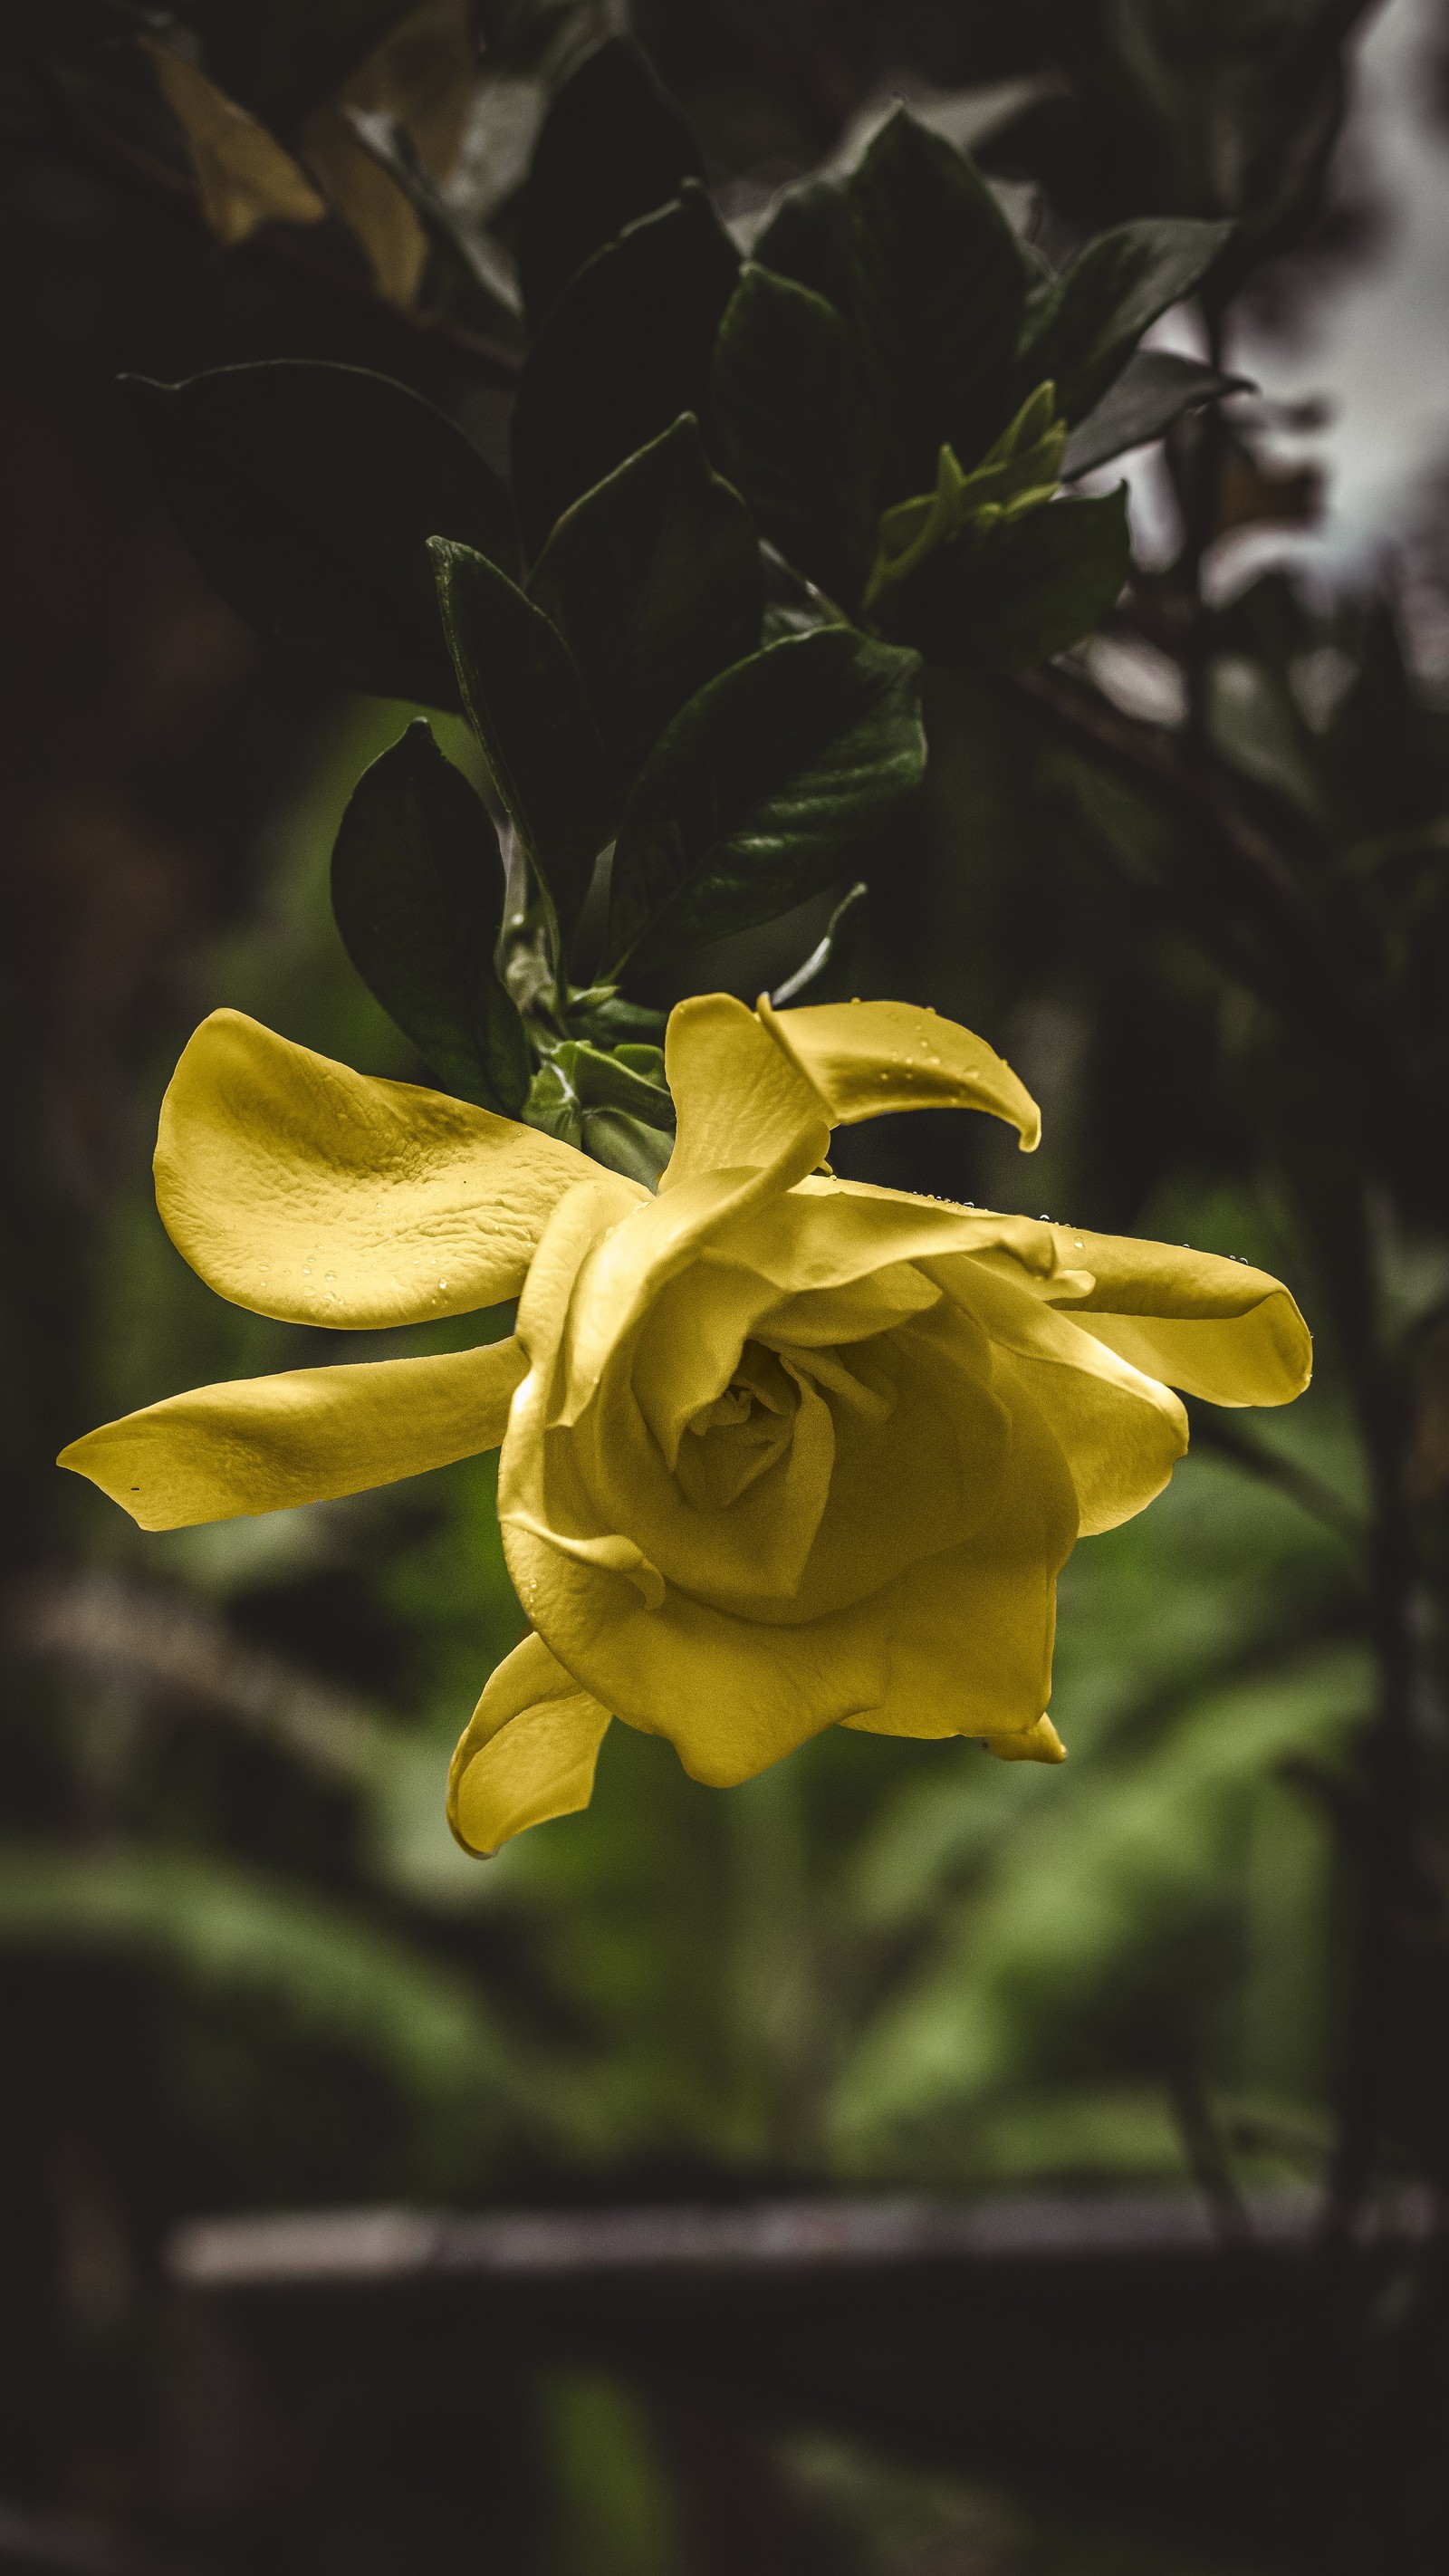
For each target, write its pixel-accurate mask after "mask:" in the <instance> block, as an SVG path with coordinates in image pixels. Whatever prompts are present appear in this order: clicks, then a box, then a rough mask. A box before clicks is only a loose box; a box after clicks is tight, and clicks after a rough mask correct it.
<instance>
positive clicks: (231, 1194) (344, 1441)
mask: <svg viewBox="0 0 1449 2576" xmlns="http://www.w3.org/2000/svg"><path fill="white" fill-rule="evenodd" d="M665 1064H666V1071H667V1077H668V1084H669V1090H670V1093H671V1095H672V1099H673V1103H674V1107H675V1111H676V1113H677V1119H678V1133H677V1139H676V1142H675V1145H674V1148H673V1152H672V1154H671V1156H670V1159H669V1162H668V1165H667V1168H666V1169H665V1172H664V1175H663V1178H662V1181H661V1183H660V1186H659V1189H658V1192H657V1194H655V1193H654V1192H651V1190H650V1189H648V1188H647V1187H646V1186H645V1185H644V1184H643V1183H642V1182H640V1181H638V1180H635V1179H631V1178H629V1177H628V1176H627V1175H625V1174H623V1173H621V1172H618V1171H611V1170H606V1169H601V1168H600V1167H599V1166H598V1165H597V1164H595V1163H591V1162H590V1161H589V1160H588V1158H587V1157H586V1156H585V1155H583V1154H581V1153H580V1152H578V1151H577V1150H576V1149H575V1148H574V1147H573V1146H571V1145H569V1144H568V1143H566V1142H564V1141H563V1140H562V1139H560V1138H558V1137H555V1136H550V1135H547V1134H544V1133H540V1132H539V1130H538V1129H536V1128H534V1127H529V1126H525V1125H522V1124H519V1123H515V1122H514V1121H513V1120H511V1119H505V1118H501V1117H498V1116H496V1115H494V1114H493V1113H491V1112H489V1111H487V1110H484V1109H481V1108H477V1107H474V1106H473V1105H471V1104H470V1103H467V1102H463V1101H457V1100H448V1099H445V1098H443V1097H442V1096H441V1095H439V1094H437V1093H435V1092H431V1091H427V1090H423V1089H419V1088H415V1087H413V1086H410V1085H404V1084H399V1083H388V1082H375V1081H369V1080H367V1079H365V1078H364V1077H362V1076H360V1075H357V1074H354V1073H351V1072H349V1071H348V1070H347V1069H346V1068H345V1067H343V1066H341V1065H336V1064H332V1063H329V1062H328V1061H327V1060H326V1059H325V1058H323V1057H320V1056H316V1055H313V1054H311V1053H310V1052H309V1051H308V1050H307V1049H306V1048H303V1047H298V1046H293V1045H290V1044H289V1043H288V1042H287V1041H286V1040H284V1039H282V1038H278V1037H275V1036H273V1035H272V1034H271V1033H270V1032H269V1031H268V1030H265V1029H263V1028H261V1027H259V1026H258V1025H257V1024H256V1023H255V1022H254V1021H251V1020H247V1019H244V1018H242V1017H241V1016H240V1015H239V1014H237V1013H234V1012H225V1011H223V1012H217V1013H216V1014H215V1015H214V1016H213V1017H212V1018H211V1019H210V1020H208V1021H207V1022H206V1023H205V1024H204V1025H203V1027H202V1028H201V1029H200V1030H198V1032H197V1034H196V1036H195V1037H194V1038H193V1039H192V1041H191V1044H190V1045H189V1047H188V1048H187V1050H186V1052H185V1054H184V1055H183V1057H182V1059H181V1063H180V1065H179V1067H178V1069H177V1073H176V1076H175V1079H174V1080H173V1082H172V1084H171V1088H170V1090H169V1091H168V1093H167V1097H166V1103H165V1107H164V1109H163V1112H162V1119H161V1134H160V1141H159V1144H158V1148H157V1156H156V1179H157V1198H158V1202H159V1205H160V1208H161V1213H162V1216H163V1218H164V1220H165V1222H166V1226H167V1229H168V1231H169V1233H170V1234H171V1236H172V1239H173V1241H174V1242H175V1243H176V1245H177V1246H178V1248H179V1250H180V1251H182V1252H183V1253H184V1254H185V1256H186V1258H187V1259H188V1260H189V1261H190V1262H191V1264H192V1266H193V1268H195V1269H196V1270H198V1271H199V1272H200V1273H201V1275H202V1277H203V1278H205V1279H206V1280H207V1281H208V1282H209V1283H210V1285H211V1286H212V1287H214V1288H216V1289H217V1290H219V1291H220V1293H221V1294H222V1295H224V1296H227V1297H231V1298H234V1299H236V1300H237V1301H238V1302H239V1303H241V1304H243V1305H246V1306H249V1307H251V1308H253V1309H254V1310H255V1311H257V1312H260V1313H263V1314H268V1315H273V1316H279V1317H284V1318H288V1319H291V1320H295V1321H305V1322H312V1323H329V1324H333V1325H353V1326H368V1325H373V1326H375V1325H379V1324H408V1323H418V1322H421V1321H423V1320H425V1319H427V1318H430V1317H435V1316H441V1315H458V1314H466V1313H468V1312H470V1311H473V1310H474V1309H476V1308H479V1307H482V1306H486V1305H489V1304H491V1303H493V1302H494V1301H495V1300H497V1299H499V1298H504V1297H511V1296H515V1295H516V1296H518V1298H519V1306H518V1320H517V1328H516V1330H515V1332H514V1333H513V1335H512V1336H511V1337H510V1338H509V1339H507V1340H505V1341H501V1342H491V1343H484V1344H483V1345H481V1346H480V1347H479V1348H477V1349H475V1350H468V1351H461V1352H454V1353H450V1354H447V1355H445V1356H442V1357H437V1358H425V1359H401V1360H384V1361H376V1362H366V1363H363V1364H361V1365H358V1366H355V1367H340V1368H336V1367H334V1368H318V1369H308V1370H300V1371H295V1372H291V1373H289V1374H287V1375H284V1376H279V1377H271V1378H260V1379H252V1380H247V1381H243V1382H241V1383H240V1384H236V1385H229V1386H214V1387H203V1388H200V1389H198V1390H196V1391H195V1392H194V1393H191V1394H185V1395H177V1396H172V1397H170V1398H168V1399H167V1400H166V1401H165V1402H164V1403H161V1404H157V1405H152V1406H151V1407H149V1408H148V1409H147V1410H146V1411H144V1412H141V1413H135V1414H131V1415H129V1416H128V1417H127V1418H126V1419H125V1420H123V1421H121V1422H116V1423H111V1424H109V1425H107V1426H106V1427H105V1428H104V1429H101V1430H98V1431H93V1432H90V1433H89V1434H87V1436H86V1437H85V1438H84V1439H81V1440H78V1441H76V1442H75V1443H74V1444H73V1445H72V1446H71V1447H70V1448H68V1449H67V1450H66V1451H65V1452H64V1453H63V1458H62V1464H63V1465H66V1466H68V1467H73V1468H75V1469H77V1470H78V1471H79V1472H80V1473H82V1474H84V1475H87V1476H89V1477H91V1478H92V1479H93V1481H94V1482H95V1483H97V1484H98V1485H100V1486H102V1487H103V1488H104V1490H105V1491H106V1492H107V1493H109V1494H111V1495H112V1496H114V1498H115V1499H116V1500H117V1501H118V1502H120V1503H122V1504H123V1505H124V1506H125V1508H126V1509H127V1510H128V1511H130V1512H131V1513H132V1514H133V1516H134V1517H135V1519H137V1520H138V1521H140V1522H141V1523H142V1525H143V1526H144V1527H146V1528H149V1529H169V1528H176V1527H178V1526H180V1525H182V1524H184V1523H189V1522H195V1521H202V1520H210V1519H218V1518H225V1517H227V1516H229V1515H232V1514H236V1513H249V1512H266V1511H275V1510H277V1509H280V1508H282V1507H284V1506H286V1505H289V1504H297V1503H301V1502H308V1501H314V1500H317V1499H319V1498H321V1497H324V1496H331V1495H340V1494H346V1493H353V1492H356V1491H358V1490H359V1489H360V1488H363V1487H366V1486H370V1485H377V1484H382V1483H386V1482H389V1481H391V1480H393V1479H395V1478H397V1477H400V1476H407V1475H412V1474H416V1473H417V1472H419V1471H420V1470H421V1469H423V1468H427V1467H433V1466H440V1465H443V1464H444V1463H446V1462H448V1461H451V1460H453V1459H456V1458H459V1457H466V1456H469V1455H472V1454H474V1453H475V1452H477V1451H480V1450H484V1449H489V1448H492V1447H494V1446H495V1445H496V1444H498V1443H499V1442H501V1443H502V1453H503V1454H502V1462H501V1470H500V1481H499V1511H500V1517H501V1520H502V1526H503V1538H504V1547H505V1552H506V1555H507V1559H508V1564H509V1569H510V1571H511V1573H512V1575H513V1577H514V1581H515V1583H516V1585H517V1588H518V1592H519V1595H520V1598H521V1599H522V1602H523V1604H524V1607H525V1609H526V1611H527V1613H528V1617H529V1620H530V1622H531V1633H530V1635H529V1636H528V1637H527V1638H526V1639H525V1640H524V1642H523V1644H522V1645H521V1646H519V1647H518V1648H517V1649H516V1650H515V1652H514V1653H513V1654H512V1655H510V1656H509V1657H508V1658H507V1659H506V1661H505V1662H504V1663H503V1664H502V1665H501V1666H500V1667H499V1669H498V1671H497V1672H496V1673H495V1674H494V1675H493V1678H492V1680H491V1681H490V1682H489V1683H488V1686H487V1688H486V1689H485V1690H484V1693H483V1696H482V1698H481V1699H480V1701H479V1703H478V1706H477V1708H476V1710H475V1711H474V1714H473V1717H472V1720H471V1722H470V1723H469V1725H468V1727H467V1729H466V1730H465V1732H464V1734H463V1737H462V1740H461V1742H460V1743H459V1746H458V1749H457V1753H456V1755H455V1756H454V1761H453V1769H452V1777H451V1783H450V1790H449V1815H450V1819H451V1822H452V1824H453V1828H454V1831H455V1833H456V1834H457V1836H458V1838H459V1840H460V1841H461V1842H462V1843H464V1844H465V1845H466V1846H467V1847H468V1848H470V1849H472V1850H475V1851H492V1850H494V1849H496V1848H497V1846H498V1845H499V1844H500V1843H501V1842H503V1841H504V1840H506V1839H507V1837H508V1836H509V1835H511V1834H515V1833H517V1832H519V1831H520V1830H521V1829H522V1828H523V1827H524V1826H526V1825H531V1824H536V1823H539V1822H541V1821H542V1820H544V1819H545V1818H547V1817H551V1816H557V1815H562V1814H567V1813H569V1812H570V1811H571V1810H574V1809H576V1808H579V1807H582V1806H585V1805H587V1803H588V1800H589V1796H590V1793H591V1789H592V1785H593V1775H594V1765H595V1760H596V1757H597V1754H598V1749H599V1744H600V1742H601V1740H602V1737H603V1734H604V1730H605V1728H606V1727H607V1726H608V1724H609V1720H610V1717H611V1716H618V1717H620V1718H621V1719H623V1721H624V1722H625V1723H626V1724H627V1725H630V1726H634V1727H637V1728H639V1729H641V1730H642V1731H643V1732H644V1733H646V1734H652V1735H664V1736H667V1737H668V1738H669V1739H670V1741H671V1742H672V1743H673V1744H674V1745H675V1747H676V1749H677V1751H678V1753H679V1755H680V1758H681V1760H682V1761H683V1763H684V1765H685V1768H686V1769H687V1770H688V1771H690V1772H691V1773H692V1774H693V1775H694V1777H695V1778H697V1779H700V1780H704V1781H708V1782H711V1783H714V1784H717V1785H727V1784H730V1783H733V1782H737V1781H740V1780H744V1779H747V1778H749V1777H750V1776H751V1775H752V1774H753V1773H755V1772H758V1771H761V1770H763V1769H764V1768H765V1767H766V1766H767V1765H768V1764H770V1763H772V1762H775V1761H777V1760H778V1759H779V1758H780V1757H781V1756H782V1755H783V1754H786V1753H789V1752H791V1751H793V1750H794V1749H795V1747H796V1746H798V1745H799V1744H801V1743H803V1742H804V1741H805V1740H806V1739H807V1738H809V1737H810V1736H812V1735H816V1734H818V1733H819V1732H820V1731H821V1729H822V1728H824V1727H827V1726H849V1727H857V1728H861V1729H863V1730H865V1731H866V1732H868V1733H875V1734H885V1735H911V1736H937V1737H939V1736H951V1735H966V1736H979V1737H983V1738H984V1739H985V1741H986V1743H987V1744H988V1745H989V1747H990V1749H991V1750H992V1751H993V1752H994V1753H997V1754H999V1755H1000V1756H1002V1757H1003V1758H1004V1759H1006V1760H1012V1761H1016V1760H1036V1761H1058V1760H1060V1759H1061V1758H1062V1751H1063V1748H1062V1745H1061V1742H1060V1739H1059V1738H1058V1736H1057V1733H1056V1730H1055V1728H1054V1727H1053V1725H1052V1723H1051V1720H1050V1719H1049V1718H1048V1717H1047V1715H1046V1713H1045V1712H1046V1705H1047V1700H1048V1697H1049V1695H1050V1690H1051V1657H1052V1637H1053V1629H1054V1624H1055V1591H1056V1578H1057V1574H1058V1572H1059V1570H1060V1568H1061V1566H1062V1564H1063V1563H1064V1561H1065V1559H1066V1558H1067V1556H1068V1555H1069V1553H1070V1551H1071V1548H1072V1546H1073V1544H1074V1542H1075V1540H1076V1539H1077V1537H1078V1536H1079V1535H1082V1534H1087V1533H1090V1532H1092V1531H1095V1530H1103V1529H1110V1528H1112V1527H1113V1526H1115V1525H1116V1524H1117V1523H1118V1522H1120V1521H1123V1520H1126V1519H1127V1518H1129V1517H1130V1516H1131V1514H1133V1513H1134V1512H1138V1511H1140V1510H1141V1509H1142V1508H1143V1506H1144V1505H1145V1504H1146V1503H1148V1502H1150V1501H1151V1499H1152V1497H1153V1495H1154V1494H1156V1493H1158V1492H1160V1490H1161V1488H1162V1487H1163V1485H1164V1484H1165V1483H1166V1482H1167V1479H1168V1477H1169V1476H1170V1475H1171V1472H1172V1468H1173V1465H1174V1463H1175V1461H1176V1460H1177V1459H1178V1458H1179V1457H1180V1456H1181V1455H1182V1453H1183V1451H1184V1449H1185V1448H1186V1446H1187V1423H1186V1417H1185V1414H1184V1411H1183V1407H1182V1405H1181V1403H1180V1402H1179V1400H1178V1398H1177V1396H1176V1395H1175V1394H1173V1392H1172V1391H1171V1390H1172V1387H1173V1386H1174V1385H1176V1386H1180V1387H1184V1388H1186V1389H1187V1390H1189V1391H1190V1392H1192V1393H1194V1394H1197V1395H1200V1396H1206V1397H1208V1398H1210V1399H1211V1400H1212V1401H1214V1402H1217V1403H1220V1404H1233V1405H1240V1404H1279V1403H1284V1402H1286V1401H1287V1400H1289V1399H1290V1398H1291V1397H1292V1396H1294V1395H1296V1394H1298V1393H1299V1392H1300V1390H1301V1389H1302V1388H1303V1386H1304V1385H1305V1384H1306V1383H1307V1379H1308V1368H1309V1345H1308V1336H1307V1333H1306V1331H1305V1329H1304V1326H1303V1323H1302V1319H1301V1317H1300V1316H1299V1313H1298V1310H1297V1308H1296V1306H1295V1305H1294V1303H1293V1300H1292V1298H1291V1297H1290V1296H1289V1294H1288V1292H1287V1290H1286V1289H1284V1288H1282V1287H1280V1286H1279V1284H1278V1283H1277V1281H1276V1280H1273V1279H1270V1278H1268V1277H1267V1276H1266V1275H1265V1274H1263V1273H1262V1272H1259V1271H1256V1270H1252V1269H1248V1268H1247V1267H1245V1266H1244V1265H1242V1264H1237V1263H1233V1262H1230V1261H1225V1260H1221V1259H1217V1258H1214V1257H1211V1256H1209V1255H1205V1254H1200V1253H1194V1252H1190V1251H1187V1250H1185V1249H1173V1248H1172V1247H1171V1246H1168V1245H1165V1244H1148V1243H1135V1242H1131V1241H1126V1240H1122V1239H1119V1238H1116V1237H1113V1236H1110V1235H1094V1234H1086V1233H1080V1234H1079V1233H1076V1232H1075V1231H1073V1230H1072V1229H1071V1228H1069V1227H1064V1226H1059V1225H1053V1224H1050V1223H1048V1222H1047V1221H1046V1220H1045V1219H1043V1220H1040V1221H1032V1220H1030V1219H1027V1218H1024V1217H1019V1216H1003V1215H993V1214H990V1213H986V1212H982V1211H977V1210H974V1209H964V1208H958V1207H953V1206H950V1205H948V1204H946V1203H944V1202H942V1201H938V1200H935V1199H927V1198H919V1197H914V1196H912V1195H910V1194H908V1193H906V1192H902V1191H896V1190H886V1189H876V1188H871V1187H867V1186H863V1185H860V1184H857V1183H852V1182H849V1181H844V1180H840V1179H837V1178H836V1177H835V1175H834V1174H833V1173H832V1172H831V1171H830V1168H829V1165H828V1164H827V1162H826V1161H825V1155H826V1151H827V1147H828V1145H829V1141H830V1133H831V1129H832V1128H833V1127H835V1126H837V1125H841V1124H849V1123H852V1122H854V1121H856V1120H858V1119H862V1118H870V1117H874V1116H877V1115H879V1114H880V1113H882V1112H884V1111H889V1110H898V1109H912V1108H926V1107H950V1106H955V1107H961V1108H972V1109H978V1110H986V1111H989V1112H991V1113H992V1114H993V1115H995V1116H997V1117H1000V1118H1003V1119H1005V1120H1007V1121H1009V1122H1010V1123H1011V1124H1012V1125H1013V1126H1014V1127H1015V1128H1016V1129H1017V1131H1018V1135H1019V1137H1020V1140H1021V1143H1022V1145H1023V1146H1024V1147H1025V1148H1027V1149H1030V1148H1031V1147H1033V1146H1034V1145H1035V1144H1036V1142H1037V1138H1038V1135H1039V1132H1040V1120H1039V1118H1038V1115H1037V1111H1036V1107H1035V1104H1034V1103H1033V1101H1032V1100H1031V1098H1030V1096H1029V1094H1028V1093H1027V1092H1026V1091H1025V1090H1024V1089H1023V1087H1022V1085H1021V1083H1020V1082H1018V1080H1017V1079H1016V1076H1015V1075H1014V1074H1013V1073H1012V1072H1011V1070H1010V1068H1009V1066H1007V1065H1006V1064H1004V1063H1003V1062H1002V1061H1001V1059H1000V1057H998V1056H997V1055H995V1054H993V1052H992V1050H991V1049H990V1048H989V1047H988V1046H986V1045H985V1044H984V1043H983V1042H982V1041H981V1040H980V1039H979V1038H976V1037H973V1036H972V1035H971V1034H970V1032H969V1031H967V1030H965V1029H961V1028H957V1027H955V1026H954V1025H953V1024H951V1023H950V1022H948V1021H944V1020H939V1019H937V1018H936V1016H935V1015H934V1014H933V1013H931V1012H929V1011H922V1010H916V1009H914V1008H911V1007H908V1006H906V1005H903V1004H899V1003H889V1002H875V1003H840V1004H833V1005H826V1006H823V1007H816V1008H813V1009H802V1010H794V1011H776V1010H774V1009H772V1007H771V1006H770V1004H769V1002H768V1001H767V1000H765V999H763V998H762V1000H761V1002H760V1004H759V1007H758V1009H757V1010H756V1011H750V1010H747V1009H746V1008H745V1006H744V1005H743V1004H742V1003H740V1002H737V1001H733V1000H731V999H730V998H729V997H728V996H727V995H725V994H710V995H705V996H703V997H701V998H699V999H697V1000H694V1001H689V1002H684V1003H681V1004H680V1006H679V1007H678V1008H677V1009H676V1010H675V1011H674V1013H673V1014H672V1016H671V1018H670V1022H669V1027H668V1032H667V1039H666V1047H665Z"/></svg>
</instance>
